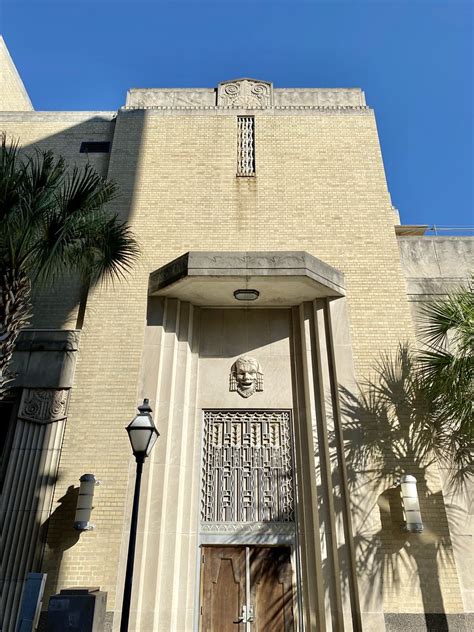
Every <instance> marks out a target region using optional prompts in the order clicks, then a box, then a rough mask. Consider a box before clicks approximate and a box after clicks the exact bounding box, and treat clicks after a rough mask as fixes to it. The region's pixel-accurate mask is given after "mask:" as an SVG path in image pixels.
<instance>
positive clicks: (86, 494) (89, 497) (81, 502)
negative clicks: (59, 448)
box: [74, 474, 99, 531]
mask: <svg viewBox="0 0 474 632" xmlns="http://www.w3.org/2000/svg"><path fill="white" fill-rule="evenodd" d="M79 481H80V483H81V484H80V487H79V496H78V498H77V505H76V515H75V516H74V529H76V530H77V531H90V530H91V529H94V528H95V525H93V524H91V523H90V522H89V520H90V518H91V512H92V501H93V499H94V487H95V486H96V485H99V481H98V480H97V479H96V477H95V476H94V474H83V475H82V476H81V478H80V479H79Z"/></svg>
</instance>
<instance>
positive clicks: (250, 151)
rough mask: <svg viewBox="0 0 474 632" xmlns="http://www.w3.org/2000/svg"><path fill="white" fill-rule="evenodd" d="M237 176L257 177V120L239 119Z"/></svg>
mask: <svg viewBox="0 0 474 632" xmlns="http://www.w3.org/2000/svg"><path fill="white" fill-rule="evenodd" d="M237 133H238V142H237V175H238V176H254V175H255V118H254V117H253V116H239V117H237Z"/></svg>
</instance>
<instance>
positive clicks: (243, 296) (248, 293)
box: [234, 290, 260, 301]
mask: <svg viewBox="0 0 474 632" xmlns="http://www.w3.org/2000/svg"><path fill="white" fill-rule="evenodd" d="M259 296H260V292H259V291H258V290H235V292H234V298H235V299H237V300H238V301H256V300H257V298H258V297H259Z"/></svg>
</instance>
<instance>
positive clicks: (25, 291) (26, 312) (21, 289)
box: [0, 267, 31, 399]
mask: <svg viewBox="0 0 474 632" xmlns="http://www.w3.org/2000/svg"><path fill="white" fill-rule="evenodd" d="M30 317H31V285H30V280H29V278H28V277H27V276H26V275H25V274H24V273H22V272H20V271H18V270H14V269H13V270H12V269H9V268H4V267H2V268H0V399H2V398H3V397H4V395H5V393H6V392H7V390H8V384H9V383H10V382H11V381H12V380H13V379H14V377H15V376H14V374H12V373H11V372H10V371H9V369H8V367H9V364H10V362H11V359H12V355H13V351H14V349H15V345H16V342H17V339H18V336H19V334H20V331H21V330H22V329H24V328H25V327H26V326H27V325H28V324H29V322H30Z"/></svg>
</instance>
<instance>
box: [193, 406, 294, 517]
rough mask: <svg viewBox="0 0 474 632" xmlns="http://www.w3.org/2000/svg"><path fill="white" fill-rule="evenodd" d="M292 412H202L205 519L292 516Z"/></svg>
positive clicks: (203, 502) (203, 506)
mask: <svg viewBox="0 0 474 632" xmlns="http://www.w3.org/2000/svg"><path fill="white" fill-rule="evenodd" d="M290 436H291V434H290V413H289V412H288V411H284V410H268V411H267V410H212V411H205V413H204V455H203V456H204V458H203V478H202V490H203V492H202V493H203V496H202V515H201V519H202V523H203V524H204V523H236V524H237V523H243V522H252V523H265V522H275V523H276V522H278V523H288V522H293V521H294V491H293V464H292V456H291V454H292V451H291V440H290Z"/></svg>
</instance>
